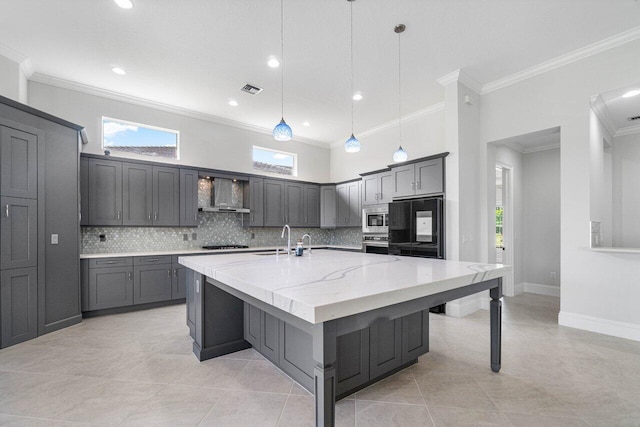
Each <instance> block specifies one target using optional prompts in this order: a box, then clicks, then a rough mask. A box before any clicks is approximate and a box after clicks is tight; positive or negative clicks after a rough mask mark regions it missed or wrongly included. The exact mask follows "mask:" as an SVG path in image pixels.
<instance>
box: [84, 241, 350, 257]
mask: <svg viewBox="0 0 640 427" xmlns="http://www.w3.org/2000/svg"><path fill="white" fill-rule="evenodd" d="M292 247H295V245H294V244H292ZM277 248H280V250H283V246H261V247H253V248H241V249H216V250H208V249H186V250H173V251H146V252H109V253H101V254H80V259H96V258H115V257H127V256H160V255H199V254H223V253H224V254H226V253H238V252H257V251H262V252H269V251H275V250H276V249H277ZM306 248H308V246H305V249H306ZM311 248H312V249H320V248H329V249H339V250H345V251H361V250H362V246H341V245H311ZM285 249H286V247H285Z"/></svg>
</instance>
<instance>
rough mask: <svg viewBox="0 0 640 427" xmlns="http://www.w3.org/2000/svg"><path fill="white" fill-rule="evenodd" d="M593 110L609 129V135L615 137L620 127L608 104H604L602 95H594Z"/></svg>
mask: <svg viewBox="0 0 640 427" xmlns="http://www.w3.org/2000/svg"><path fill="white" fill-rule="evenodd" d="M591 109H592V110H593V112H594V113H595V114H596V116H598V118H599V119H600V121H601V122H602V124H603V125H604V127H605V128H606V129H607V132H609V135H611V136H615V135H616V132H618V127H617V126H616V124H615V122H614V121H613V118H612V117H611V113H610V112H609V109H608V108H607V104H606V103H605V102H604V100H603V99H602V97H601V96H600V95H594V96H592V97H591Z"/></svg>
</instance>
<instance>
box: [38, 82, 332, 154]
mask: <svg viewBox="0 0 640 427" xmlns="http://www.w3.org/2000/svg"><path fill="white" fill-rule="evenodd" d="M30 81H33V82H37V83H42V84H46V85H50V86H55V87H59V88H62V89H69V90H73V91H76V92H80V93H84V94H86V95H92V96H99V97H102V98H107V99H111V100H114V101H121V102H126V103H129V104H134V105H138V106H141V107H146V108H153V109H156V110H161V111H165V112H167V113H173V114H179V115H181V116H185V117H190V118H192V119H197V120H203V121H206V122H210V123H215V124H218V125H223V126H230V127H234V128H237V129H242V130H246V131H250V132H256V133H261V134H265V135H271V134H272V129H269V128H264V127H262V126H255V125H251V124H248V123H243V122H238V121H236V120H231V119H225V118H223V117H218V116H214V115H212V114H205V113H201V112H198V111H194V110H190V109H188V108H182V107H176V106H173V105H169V104H164V103H162V102H157V101H152V100H149V99H145V98H140V97H137V96H132V95H125V94H123V93H120V92H115V91H111V90H107V89H101V88H98V87H95V86H90V85H86V84H83V83H77V82H72V81H69V80H65V79H61V78H59V77H54V76H49V75H46V74H41V73H34V74H33V75H32V76H31V78H30ZM292 141H295V142H301V143H303V144H309V145H314V146H316V147H322V148H329V143H326V142H321V141H316V140H313V139H309V138H302V137H294V138H293V139H292Z"/></svg>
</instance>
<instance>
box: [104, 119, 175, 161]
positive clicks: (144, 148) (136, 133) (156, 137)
mask: <svg viewBox="0 0 640 427" xmlns="http://www.w3.org/2000/svg"><path fill="white" fill-rule="evenodd" d="M179 140H180V132H179V131H177V130H172V129H164V128H160V127H157V126H150V125H143V124H140V123H134V122H129V121H126V120H119V119H111V118H109V117H103V118H102V149H103V150H109V151H117V152H124V153H133V154H140V155H143V156H154V157H166V158H169V159H179V157H178V142H179Z"/></svg>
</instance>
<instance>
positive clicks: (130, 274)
mask: <svg viewBox="0 0 640 427" xmlns="http://www.w3.org/2000/svg"><path fill="white" fill-rule="evenodd" d="M131 275H132V273H131V272H129V281H131V279H132V277H131Z"/></svg>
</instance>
